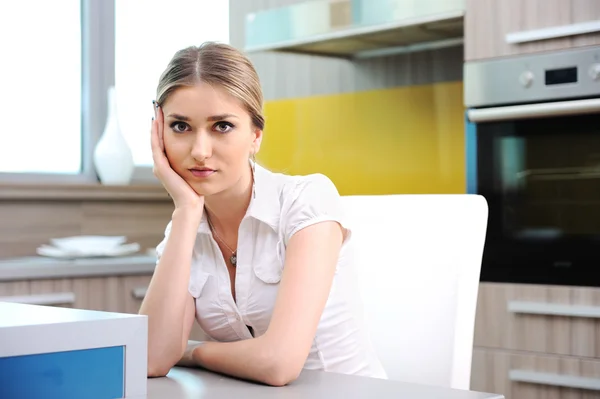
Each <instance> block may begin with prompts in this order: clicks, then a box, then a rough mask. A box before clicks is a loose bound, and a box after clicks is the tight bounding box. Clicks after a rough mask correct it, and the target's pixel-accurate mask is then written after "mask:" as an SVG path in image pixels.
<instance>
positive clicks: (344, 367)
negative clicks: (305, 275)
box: [156, 165, 387, 378]
mask: <svg viewBox="0 0 600 399" xmlns="http://www.w3.org/2000/svg"><path fill="white" fill-rule="evenodd" d="M255 190H256V195H255V197H254V198H252V199H251V202H250V205H249V207H248V210H247V212H246V216H245V217H244V218H243V220H242V222H241V224H240V227H239V232H238V249H237V267H236V277H235V292H236V297H237V303H236V301H234V299H233V297H232V295H231V285H230V280H229V274H228V271H227V267H226V265H225V261H224V259H223V255H222V254H221V251H220V250H219V247H218V245H217V243H216V241H215V240H214V239H213V236H212V234H211V232H210V228H209V226H208V223H207V221H206V217H205V216H203V218H202V221H201V223H200V226H199V228H198V235H197V238H196V244H195V247H194V251H193V257H192V264H191V275H190V283H189V286H188V289H189V292H190V293H191V294H192V296H193V297H194V298H195V301H196V320H197V321H198V323H199V324H200V327H201V328H202V330H203V331H204V332H205V333H206V334H207V335H208V336H209V337H210V338H212V339H213V340H215V341H221V342H229V341H236V340H241V339H249V338H252V337H253V336H252V332H251V330H250V329H249V328H248V327H251V328H252V331H253V333H254V336H256V337H258V336H260V335H262V334H264V333H265V332H266V330H267V328H268V326H269V321H270V319H271V315H272V313H273V307H274V304H275V298H276V295H277V290H278V289H279V282H280V280H281V275H282V270H283V267H284V259H285V252H286V246H287V243H288V242H289V240H290V238H291V237H292V236H293V235H294V233H296V232H297V231H299V230H300V229H302V228H304V227H307V226H310V225H312V224H315V223H318V222H322V221H337V222H339V223H340V224H341V225H342V226H344V227H345V228H347V229H348V232H349V234H348V235H347V238H346V240H345V242H344V243H343V245H342V249H341V252H340V256H339V259H338V263H337V267H336V272H335V277H334V280H333V285H332V288H331V292H330V293H329V298H328V300H327V303H326V305H325V309H324V311H323V314H322V317H321V320H320V322H319V324H318V328H317V331H316V334H315V337H314V340H313V344H312V347H311V349H310V353H309V356H308V358H307V360H306V363H305V365H304V368H305V369H311V370H324V371H332V372H339V373H344V374H353V375H363V376H370V377H378V378H387V377H386V373H385V371H384V369H383V367H382V366H381V363H380V362H379V360H378V358H377V356H376V354H375V350H374V348H373V346H372V344H371V341H370V339H369V336H368V333H367V331H366V330H367V329H366V325H365V323H364V321H363V316H362V304H361V302H360V301H361V300H360V294H359V291H358V286H357V284H356V275H355V270H354V265H353V256H352V248H351V247H352V234H351V230H350V228H349V227H348V226H347V225H345V224H344V217H343V215H342V205H341V202H340V196H339V194H338V191H337V189H336V187H335V186H334V184H333V183H332V182H331V180H330V179H329V178H327V177H326V176H324V175H322V174H312V175H308V176H290V175H285V174H280V173H273V172H271V171H269V170H267V169H265V168H263V167H261V166H260V165H256V172H255ZM170 229H171V223H169V224H168V225H167V228H166V230H165V239H164V240H163V241H162V242H161V243H160V244H159V245H158V246H157V248H156V252H157V255H158V257H159V258H160V255H161V254H162V252H163V250H164V247H165V245H166V240H167V237H168V235H169V232H170ZM310 294H311V293H310V287H306V295H310Z"/></svg>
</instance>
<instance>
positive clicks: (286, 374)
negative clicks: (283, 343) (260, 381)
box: [264, 357, 304, 387]
mask: <svg viewBox="0 0 600 399" xmlns="http://www.w3.org/2000/svg"><path fill="white" fill-rule="evenodd" d="M295 363H298V362H293V361H289V360H286V359H285V358H283V357H282V358H280V359H273V361H272V362H270V366H269V367H268V369H267V370H266V373H265V381H264V383H265V384H267V385H271V386H274V387H282V386H285V385H288V384H290V383H292V382H294V381H295V380H296V379H297V378H298V377H299V376H300V373H301V372H302V367H303V366H304V363H301V364H295Z"/></svg>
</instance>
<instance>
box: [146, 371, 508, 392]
mask: <svg viewBox="0 0 600 399" xmlns="http://www.w3.org/2000/svg"><path fill="white" fill-rule="evenodd" d="M164 398H169V399H230V398H242V399H263V398H264V399H269V398H278V399H300V398H307V399H308V398H310V399H319V398H324V399H325V398H327V399H331V398H341V399H358V398H361V399H363V398H377V399H385V398H390V399H391V398H394V399H404V398H406V399H503V398H504V396H503V395H495V394H488V393H480V392H472V391H460V390H455V389H447V388H440V387H433V386H425V385H417V384H408V383H403V382H397V381H389V380H380V379H375V378H366V377H355V376H349V375H343V374H335V373H327V372H319V371H304V372H303V373H302V374H301V375H300V377H299V378H298V379H297V380H296V381H294V382H293V383H291V384H290V385H287V386H285V387H270V386H266V385H261V384H255V383H252V382H246V381H242V380H238V379H235V378H230V377H226V376H223V375H220V374H215V373H211V372H208V371H205V370H200V369H191V368H182V367H175V368H173V369H172V370H171V372H170V373H169V374H168V375H167V376H166V377H162V378H151V379H149V380H148V396H147V399H164Z"/></svg>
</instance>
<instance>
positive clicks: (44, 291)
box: [0, 275, 210, 341]
mask: <svg viewBox="0 0 600 399" xmlns="http://www.w3.org/2000/svg"><path fill="white" fill-rule="evenodd" d="M151 278H152V276H151V275H130V276H127V275H125V276H104V277H91V278H62V279H39V280H20V281H7V282H0V301H14V302H20V303H29V304H33V305H45V306H61V307H72V308H75V309H86V310H99V311H104V312H117V313H131V314H135V313H138V311H139V309H140V306H141V304H142V300H143V299H144V295H145V293H146V290H147V289H148V285H149V284H150V280H151ZM190 339H191V340H194V341H208V340H210V339H209V338H208V336H207V335H206V334H205V333H204V332H203V331H202V329H201V328H200V326H199V325H198V323H194V327H193V328H192V332H191V334H190Z"/></svg>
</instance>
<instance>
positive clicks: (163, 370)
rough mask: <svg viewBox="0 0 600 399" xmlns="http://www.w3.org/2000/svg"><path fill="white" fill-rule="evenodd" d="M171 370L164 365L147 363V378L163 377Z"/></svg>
mask: <svg viewBox="0 0 600 399" xmlns="http://www.w3.org/2000/svg"><path fill="white" fill-rule="evenodd" d="M170 370H171V368H170V367H167V366H166V365H164V364H152V363H148V373H147V374H148V378H156V377H165V376H166V375H167V374H169V371H170Z"/></svg>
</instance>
